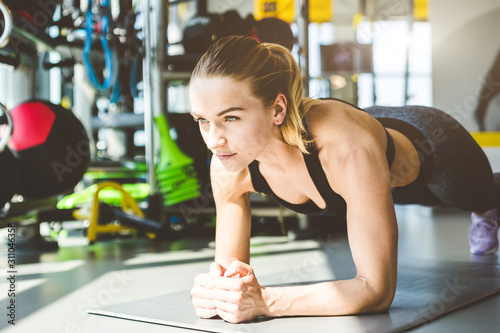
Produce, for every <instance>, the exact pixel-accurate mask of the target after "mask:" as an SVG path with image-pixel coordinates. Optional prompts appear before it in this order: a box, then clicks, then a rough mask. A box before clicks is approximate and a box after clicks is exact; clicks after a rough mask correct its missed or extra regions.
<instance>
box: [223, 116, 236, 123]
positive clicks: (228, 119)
mask: <svg viewBox="0 0 500 333" xmlns="http://www.w3.org/2000/svg"><path fill="white" fill-rule="evenodd" d="M238 119H239V118H238V117H234V116H227V117H226V121H228V122H230V123H232V122H234V121H236V120H238Z"/></svg>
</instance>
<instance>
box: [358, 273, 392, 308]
mask: <svg viewBox="0 0 500 333" xmlns="http://www.w3.org/2000/svg"><path fill="white" fill-rule="evenodd" d="M360 279H361V280H363V282H364V284H365V288H366V289H365V290H366V291H367V298H366V302H365V304H364V305H363V306H362V308H361V309H359V310H360V311H359V313H381V312H386V311H387V310H389V308H390V306H391V304H392V301H393V300H394V295H395V294H396V282H395V281H394V282H388V281H385V282H384V281H381V282H380V283H378V284H374V283H371V282H370V281H368V280H367V279H364V278H360Z"/></svg>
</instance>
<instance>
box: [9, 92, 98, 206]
mask: <svg viewBox="0 0 500 333" xmlns="http://www.w3.org/2000/svg"><path fill="white" fill-rule="evenodd" d="M10 113H11V115H12V123H13V125H14V131H13V133H12V139H11V140H10V142H9V147H10V148H11V150H12V152H13V154H14V156H15V157H16V158H17V159H18V161H19V165H20V167H19V168H20V174H21V175H20V176H21V177H20V184H19V189H18V190H17V193H18V194H21V195H23V196H24V197H25V198H27V199H39V198H44V197H48V196H51V195H56V194H61V193H64V192H68V191H71V190H72V189H73V188H74V186H75V185H76V184H77V183H78V182H79V181H80V180H81V179H82V177H83V174H84V173H85V171H86V170H87V167H88V164H89V160H90V147H89V139H88V136H87V133H86V131H85V128H84V127H83V125H82V123H81V122H80V121H79V120H78V118H76V117H75V115H74V114H73V112H71V111H69V110H67V109H65V108H63V107H62V106H60V105H55V104H53V103H50V102H48V101H43V100H31V101H28V102H24V103H22V104H20V105H18V106H16V107H15V108H14V109H12V110H11V111H10Z"/></svg>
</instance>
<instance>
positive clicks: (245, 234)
mask: <svg viewBox="0 0 500 333" xmlns="http://www.w3.org/2000/svg"><path fill="white" fill-rule="evenodd" d="M210 174H211V182H212V190H213V194H214V199H215V206H216V210H217V213H216V221H217V224H216V234H215V262H217V263H218V264H220V265H222V266H223V267H226V268H227V267H229V266H230V265H231V262H232V261H233V260H239V261H242V262H245V263H249V261H250V226H251V214H250V201H249V197H248V196H249V194H248V193H249V191H250V188H249V181H248V179H249V175H248V169H244V170H243V171H241V172H239V173H231V172H228V171H226V170H225V169H224V166H223V165H222V163H221V162H220V161H219V159H217V158H214V159H213V160H212V163H211V170H210Z"/></svg>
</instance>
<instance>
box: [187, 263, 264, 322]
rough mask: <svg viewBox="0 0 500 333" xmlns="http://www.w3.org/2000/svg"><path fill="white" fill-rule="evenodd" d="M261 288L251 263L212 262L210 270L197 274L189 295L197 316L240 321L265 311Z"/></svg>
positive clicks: (252, 317)
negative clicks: (227, 264) (227, 263)
mask: <svg viewBox="0 0 500 333" xmlns="http://www.w3.org/2000/svg"><path fill="white" fill-rule="evenodd" d="M264 290H265V288H264V287H261V286H260V285H259V283H258V282H257V278H256V277H255V275H254V272H253V269H252V267H251V266H250V265H248V264H245V263H244V262H241V261H238V260H235V261H233V262H232V264H231V266H230V267H229V268H227V270H226V269H225V268H224V267H222V266H221V265H219V264H217V263H215V262H214V263H212V264H211V265H210V273H203V274H199V275H198V276H196V278H195V280H194V286H193V288H192V289H191V296H192V302H193V305H194V307H195V309H196V314H197V315H198V316H199V317H201V318H211V317H214V316H216V315H219V316H220V317H221V318H222V319H224V320H225V321H227V322H230V323H240V322H243V321H248V320H252V319H254V318H255V317H257V316H260V315H264V316H266V315H268V312H269V311H268V308H267V305H266V303H265V301H264V295H263V294H264Z"/></svg>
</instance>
